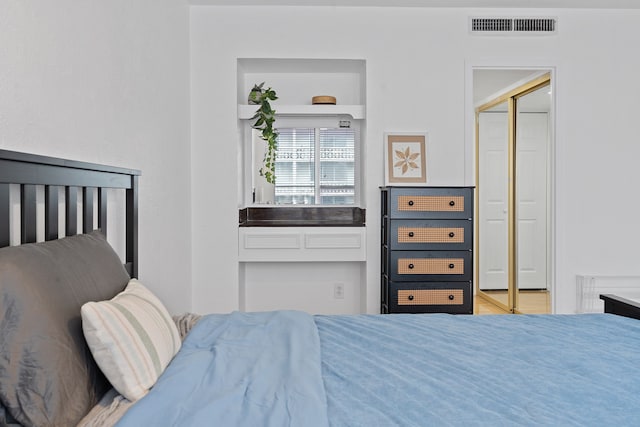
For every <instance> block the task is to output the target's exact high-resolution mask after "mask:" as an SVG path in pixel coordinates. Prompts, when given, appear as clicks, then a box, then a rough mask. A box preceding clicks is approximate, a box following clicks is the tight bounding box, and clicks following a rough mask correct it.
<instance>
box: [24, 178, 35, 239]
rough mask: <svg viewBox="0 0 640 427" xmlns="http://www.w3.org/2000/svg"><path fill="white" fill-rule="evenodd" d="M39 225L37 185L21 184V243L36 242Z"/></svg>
mask: <svg viewBox="0 0 640 427" xmlns="http://www.w3.org/2000/svg"><path fill="white" fill-rule="evenodd" d="M37 227H38V222H37V217H36V186H35V185H32V184H22V185H21V186H20V243H34V242H35V241H36V238H37V235H36V230H37Z"/></svg>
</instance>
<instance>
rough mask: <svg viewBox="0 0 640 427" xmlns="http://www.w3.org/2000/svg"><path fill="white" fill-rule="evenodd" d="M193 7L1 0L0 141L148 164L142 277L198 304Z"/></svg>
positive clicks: (175, 307)
mask: <svg viewBox="0 0 640 427" xmlns="http://www.w3.org/2000/svg"><path fill="white" fill-rule="evenodd" d="M188 25H189V19H188V6H187V4H186V2H185V1H180V0H156V1H150V0H145V1H133V2H132V1H128V0H110V1H101V2H95V1H92V2H82V1H72V0H61V1H56V2H50V1H45V0H38V1H36V0H32V1H21V0H0V147H1V148H3V149H9V150H18V151H25V152H33V153H37V154H44V155H50V156H58V157H65V158H72V159H77V160H82V161H89V162H96V163H106V164H112V165H116V166H123V167H129V168H134V169H141V170H142V174H143V175H142V177H141V180H140V216H139V223H140V248H139V249H140V279H141V280H142V281H143V282H144V283H145V284H147V285H148V286H149V287H150V288H152V289H153V290H154V291H155V292H157V293H158V295H159V296H160V298H162V299H163V300H164V301H165V302H166V303H167V306H168V307H169V309H170V311H172V312H176V313H177V312H183V311H187V310H189V309H190V308H191V287H190V283H191V273H190V271H191V265H190V250H191V242H190V216H189V211H190V193H189V185H190V174H189V162H190V148H189V44H188V36H189V31H188Z"/></svg>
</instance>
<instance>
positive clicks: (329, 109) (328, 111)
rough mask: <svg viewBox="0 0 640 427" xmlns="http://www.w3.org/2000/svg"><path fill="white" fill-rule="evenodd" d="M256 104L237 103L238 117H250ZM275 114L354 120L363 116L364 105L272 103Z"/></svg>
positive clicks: (245, 118) (241, 118) (244, 118)
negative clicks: (349, 118)
mask: <svg viewBox="0 0 640 427" xmlns="http://www.w3.org/2000/svg"><path fill="white" fill-rule="evenodd" d="M257 108H258V106H257V105H248V104H238V119H240V120H248V119H251V118H252V117H253V116H254V114H255V113H256V110H257ZM272 108H273V109H274V110H276V116H349V117H351V118H352V119H354V120H362V119H364V118H365V108H364V105H278V104H277V103H273V104H272Z"/></svg>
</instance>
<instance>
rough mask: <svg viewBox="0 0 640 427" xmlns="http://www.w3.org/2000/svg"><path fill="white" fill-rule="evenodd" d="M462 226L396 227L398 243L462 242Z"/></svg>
mask: <svg viewBox="0 0 640 427" xmlns="http://www.w3.org/2000/svg"><path fill="white" fill-rule="evenodd" d="M463 242H464V228H449V227H447V228H443V227H430V228H423V227H398V243H463Z"/></svg>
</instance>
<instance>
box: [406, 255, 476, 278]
mask: <svg viewBox="0 0 640 427" xmlns="http://www.w3.org/2000/svg"><path fill="white" fill-rule="evenodd" d="M398 274H457V275H462V274H464V259H462V258H399V259H398Z"/></svg>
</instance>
